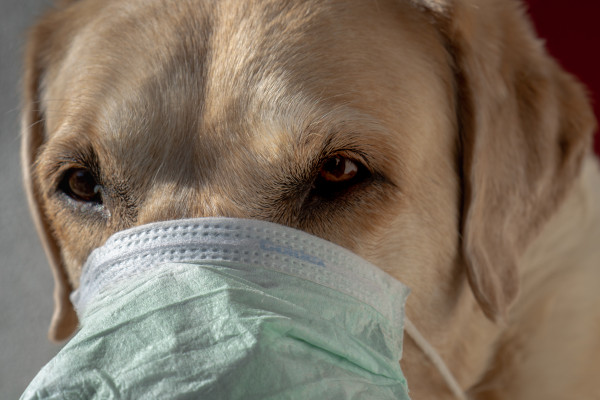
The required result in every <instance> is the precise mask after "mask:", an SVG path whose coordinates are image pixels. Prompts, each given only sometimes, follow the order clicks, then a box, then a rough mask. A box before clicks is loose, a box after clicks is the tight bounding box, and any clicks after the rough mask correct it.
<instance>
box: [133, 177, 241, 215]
mask: <svg viewBox="0 0 600 400" xmlns="http://www.w3.org/2000/svg"><path fill="white" fill-rule="evenodd" d="M244 214H245V213H244V212H242V211H241V210H240V209H239V207H238V206H236V205H235V204H234V203H233V202H232V201H231V199H229V198H227V197H225V196H220V195H218V194H215V193H213V192H212V191H209V190H201V189H197V188H183V189H182V188H177V187H175V185H169V184H166V185H164V186H162V187H157V188H154V189H153V190H152V193H151V195H149V196H148V197H147V198H146V200H145V201H143V202H142V203H141V204H140V205H139V210H138V217H137V220H136V223H135V224H136V225H144V224H148V223H151V222H158V221H168V220H175V219H185V218H202V217H236V218H240V217H244V216H245V215H244Z"/></svg>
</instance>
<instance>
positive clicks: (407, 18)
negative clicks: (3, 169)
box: [23, 0, 600, 400]
mask: <svg viewBox="0 0 600 400" xmlns="http://www.w3.org/2000/svg"><path fill="white" fill-rule="evenodd" d="M64 3H65V4H64V5H63V6H61V7H58V8H57V9H56V10H54V11H52V12H50V13H49V14H48V15H46V16H45V17H44V18H43V19H42V21H41V22H40V23H39V24H38V25H37V27H36V28H35V29H34V30H33V31H32V34H31V38H30V42H29V46H28V50H27V60H26V67H27V69H26V75H25V104H24V113H23V163H24V170H25V182H26V188H27V191H28V196H29V200H30V205H31V208H32V211H33V214H34V219H35V221H36V224H37V225H38V229H39V231H40V235H41V237H42V241H43V243H44V246H45V248H46V251H47V254H48V256H49V259H50V262H51V265H52V267H53V271H54V277H55V281H56V291H55V303H56V312H55V315H54V317H53V322H52V326H51V329H50V333H49V335H50V337H51V338H52V339H54V340H62V339H65V338H67V337H68V336H69V335H70V334H71V333H72V332H73V331H74V329H75V328H76V324H77V319H76V316H75V314H74V312H73V309H72V305H71V304H70V302H69V300H68V294H69V293H70V291H71V290H72V288H74V287H77V285H78V281H79V276H80V273H81V266H82V264H83V262H84V261H85V259H86V258H87V256H88V254H89V253H90V251H91V250H92V249H94V248H95V247H98V246H100V245H101V244H102V243H103V242H104V241H105V240H106V239H107V238H108V237H109V236H110V235H111V234H113V233H114V232H116V231H119V230H122V229H125V228H128V227H131V226H135V225H141V224H144V223H148V222H152V221H159V220H165V219H175V218H186V217H202V216H216V215H219V216H232V217H244V218H258V219H264V220H269V221H273V222H277V223H282V224H286V225H289V226H293V227H297V228H300V229H303V230H306V231H308V232H310V233H313V234H316V235H319V236H321V237H323V238H325V239H328V240H331V241H333V242H336V243H338V244H340V245H342V246H345V247H347V248H349V249H351V250H352V251H354V252H356V253H357V254H359V255H361V256H363V257H365V258H367V259H368V260H370V261H371V262H373V263H374V264H376V265H378V266H380V267H381V268H382V269H384V270H386V271H387V272H389V273H390V274H392V275H393V276H395V277H396V278H398V279H400V280H401V281H403V282H404V283H406V284H407V285H408V286H410V287H411V289H412V294H411V296H410V299H409V301H408V304H407V313H408V316H409V317H410V318H411V319H412V321H413V322H414V323H415V325H416V326H417V327H418V328H419V330H420V331H421V332H422V333H423V334H424V336H425V337H426V338H427V339H428V340H430V341H431V343H432V344H433V345H434V347H435V348H436V349H438V350H439V352H440V354H441V355H442V357H443V358H444V359H445V360H446V362H447V363H448V365H449V367H450V369H451V370H452V372H453V373H454V374H455V375H456V377H457V378H458V380H459V382H460V384H461V386H462V387H463V388H464V390H465V391H468V392H469V393H470V395H471V396H472V397H473V398H476V399H538V398H539V399H565V398H578V399H595V398H600V391H599V390H600V383H598V381H597V379H596V376H598V375H599V374H600V361H599V360H600V357H597V356H598V355H600V318H599V315H600V314H599V313H598V311H597V310H599V309H600V308H599V306H600V291H598V290H597V288H596V286H597V285H595V283H596V282H599V280H598V278H599V275H600V262H599V260H600V191H599V189H598V188H599V187H600V184H599V183H600V171H599V170H598V166H597V163H596V161H595V160H594V159H593V158H592V156H591V154H590V153H589V151H590V150H589V147H590V146H589V145H590V142H591V135H592V132H593V129H594V121H593V117H592V114H591V110H590V107H589V104H588V102H587V99H586V96H585V94H584V91H583V89H582V88H581V87H580V85H579V84H578V83H577V82H575V80H574V79H573V78H571V77H570V76H569V75H567V74H566V73H564V72H563V71H562V70H561V68H560V67H559V66H558V65H557V64H556V63H555V62H554V61H553V60H552V59H550V58H549V57H548V55H547V54H546V52H545V50H544V49H543V46H542V44H541V42H540V41H539V40H538V39H537V38H536V37H535V35H534V33H533V31H532V28H531V26H530V24H529V23H528V21H527V19H526V17H525V16H524V14H523V12H522V10H521V9H520V7H519V5H518V4H517V3H516V2H514V1H508V0H456V1H450V0H448V1H443V0H427V1H425V0H395V1H392V0H389V1H387V0H386V1H383V0H382V1H376V2H370V1H362V0H356V1H349V0H348V1H341V0H328V1H322V0H318V1H317V0H309V1H279V0H273V1H256V2H255V1H235V0H231V1H227V0H223V1H208V0H180V1H177V2H166V1H163V0H152V1H141V0H131V1H122V0H119V1H117V0H112V1H93V0H81V1H75V2H72V3H70V2H64ZM340 152H342V153H344V154H350V155H352V156H354V157H355V158H358V159H361V161H362V162H364V163H366V164H367V165H368V166H369V168H370V169H371V170H372V171H374V172H375V173H376V175H377V176H378V179H375V180H373V181H371V182H370V183H369V184H367V185H363V186H360V187H356V188H354V189H352V190H351V191H350V192H349V193H347V194H345V195H344V196H343V197H342V198H338V199H334V200H330V201H324V200H322V199H321V200H315V201H308V200H307V199H306V193H307V190H308V189H309V187H308V188H307V182H310V179H311V176H314V175H315V174H317V173H318V168H316V167H315V166H316V165H317V164H318V160H320V159H323V157H327V156H328V155H332V154H337V153H340ZM81 158H85V159H87V161H85V162H86V163H93V164H96V165H97V166H98V169H99V170H100V173H101V176H102V179H103V182H102V184H103V185H104V187H105V196H104V197H105V207H104V209H103V210H102V211H98V210H96V211H94V210H90V209H87V208H85V207H81V206H77V205H73V203H69V202H68V201H66V200H65V198H64V196H62V197H61V196H60V195H59V194H58V193H57V191H56V186H57V184H58V182H59V181H60V178H61V176H62V174H64V172H65V171H66V170H67V169H68V168H70V167H78V166H88V165H81V164H82V161H81ZM582 165H584V168H583V170H582V168H581V166H582ZM308 185H309V184H308ZM309 200H310V199H309ZM519 293H520V294H519ZM405 341H406V346H405V350H404V357H403V360H402V366H403V370H404V372H405V374H406V376H407V378H408V382H409V386H410V390H411V396H412V398H413V399H415V400H420V399H449V398H451V396H450V394H449V393H448V390H447V388H446V386H445V385H444V383H443V381H442V380H441V377H440V376H439V374H438V372H437V371H436V370H435V369H434V368H433V367H432V366H431V365H430V363H429V362H428V361H427V359H426V358H425V357H424V355H423V354H422V352H421V351H420V350H419V349H418V348H417V347H416V346H415V344H414V343H413V342H412V340H411V338H410V337H407V338H406V339H405ZM593 355H596V356H593Z"/></svg>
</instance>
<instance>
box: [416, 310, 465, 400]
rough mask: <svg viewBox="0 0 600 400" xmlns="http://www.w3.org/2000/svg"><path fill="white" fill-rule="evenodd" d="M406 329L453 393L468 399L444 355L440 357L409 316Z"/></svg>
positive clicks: (458, 397)
mask: <svg viewBox="0 0 600 400" xmlns="http://www.w3.org/2000/svg"><path fill="white" fill-rule="evenodd" d="M404 330H405V331H406V333H408V334H409V335H410V337H411V338H412V339H413V340H414V341H415V343H416V344H417V346H419V348H420V349H421V350H422V351H423V353H425V355H426V356H427V358H429V360H430V361H431V362H432V363H433V365H434V366H435V367H436V368H437V370H438V371H439V372H440V374H441V375H442V378H444V381H446V384H447V385H448V388H449V389H450V391H451V392H452V394H454V396H455V397H456V398H457V399H460V400H467V396H466V395H465V393H464V392H463V390H462V389H461V387H460V385H459V384H458V382H457V381H456V378H454V375H452V372H450V370H449V369H448V367H447V366H446V363H445V362H444V360H442V357H440V355H439V354H438V352H437V351H436V350H435V349H434V348H433V346H431V344H429V342H428V341H427V340H426V339H425V338H424V337H423V335H421V332H419V330H418V329H417V328H416V327H415V326H414V325H413V323H412V322H411V321H410V320H409V319H408V318H406V319H405V320H404Z"/></svg>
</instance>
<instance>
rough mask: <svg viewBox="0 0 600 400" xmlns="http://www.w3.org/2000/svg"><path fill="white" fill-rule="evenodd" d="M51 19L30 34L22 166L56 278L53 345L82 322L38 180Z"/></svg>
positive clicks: (51, 330) (31, 204) (44, 139)
mask: <svg viewBox="0 0 600 400" xmlns="http://www.w3.org/2000/svg"><path fill="white" fill-rule="evenodd" d="M50 19H51V18H46V20H45V21H42V22H41V23H40V24H39V25H38V26H37V27H36V28H35V29H34V30H32V32H31V33H30V37H29V41H28V45H27V48H26V52H25V76H24V95H23V107H22V118H21V163H22V169H23V178H24V186H25V192H26V194H27V199H28V203H29V208H30V211H31V214H32V217H33V220H34V222H35V225H36V228H37V231H38V234H39V237H40V239H41V241H42V244H43V246H44V250H45V252H46V256H47V257H48V261H49V263H50V266H51V268H52V274H53V276H54V284H55V286H54V315H53V316H52V322H51V324H50V329H49V331H48V337H49V338H50V339H51V340H53V341H61V340H64V339H66V338H68V337H69V336H70V335H71V334H72V333H73V332H74V331H75V329H76V328H77V324H78V319H77V315H76V313H75V310H74V308H73V305H72V304H71V301H70V300H69V294H70V293H71V289H72V288H71V284H70V283H69V279H68V277H67V273H66V270H65V268H64V265H63V260H62V256H61V254H60V249H59V246H58V243H57V240H56V238H55V236H54V234H53V232H52V229H51V227H50V224H49V221H48V219H47V218H46V215H45V213H44V210H43V205H42V194H41V193H40V188H39V185H38V183H37V182H36V178H35V165H36V160H37V156H38V153H39V150H40V148H41V147H42V146H43V144H44V143H45V141H46V133H45V125H44V115H43V105H42V102H41V96H40V94H41V93H40V90H41V86H42V79H43V76H44V74H45V72H46V69H47V67H48V64H49V63H50V62H51V58H52V56H53V54H52V53H53V52H55V49H53V48H52V47H53V46H51V44H50V40H51V39H50V37H51V33H50V30H51V28H52V21H51V20H50Z"/></svg>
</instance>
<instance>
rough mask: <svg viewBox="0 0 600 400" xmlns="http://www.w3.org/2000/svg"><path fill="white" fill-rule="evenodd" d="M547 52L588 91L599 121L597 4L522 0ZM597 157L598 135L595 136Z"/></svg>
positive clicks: (599, 4)
mask: <svg viewBox="0 0 600 400" xmlns="http://www.w3.org/2000/svg"><path fill="white" fill-rule="evenodd" d="M525 2H526V3H527V5H528V7H529V14H530V15H531V16H532V18H533V21H534V23H535V26H536V28H537V31H538V33H539V35H540V36H541V37H543V38H544V39H546V47H547V48H548V51H549V52H550V53H551V54H552V55H553V56H554V57H556V58H557V59H558V60H559V61H560V62H561V64H562V65H563V67H564V68H565V69H567V70H568V71H569V72H571V73H573V74H575V75H576V76H577V77H579V79H580V80H581V81H582V82H583V83H585V85H586V86H587V87H588V88H589V90H590V95H591V98H592V102H593V105H594V111H595V112H596V118H597V119H599V120H600V28H599V25H600V1H598V0H570V1H567V0H526V1H525ZM595 148H596V153H597V154H599V155H600V135H599V134H598V133H596V145H595Z"/></svg>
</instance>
